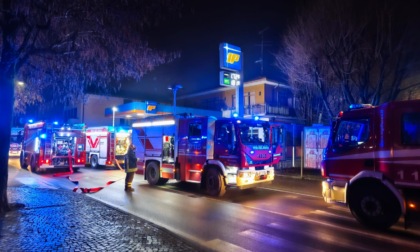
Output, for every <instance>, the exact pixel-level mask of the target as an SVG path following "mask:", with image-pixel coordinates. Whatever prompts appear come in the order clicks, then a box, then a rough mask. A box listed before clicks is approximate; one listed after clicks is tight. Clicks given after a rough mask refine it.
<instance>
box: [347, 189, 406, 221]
mask: <svg viewBox="0 0 420 252" xmlns="http://www.w3.org/2000/svg"><path fill="white" fill-rule="evenodd" d="M348 203H349V208H350V211H351V213H352V214H353V216H354V217H355V218H356V219H357V220H358V221H359V222H360V223H362V224H364V225H366V226H368V227H371V228H375V229H387V228H389V227H391V226H392V225H394V224H395V223H396V222H397V221H398V219H399V218H400V216H401V208H400V203H399V202H398V199H397V198H396V197H395V195H394V194H393V193H392V192H391V191H390V190H389V189H388V188H386V187H385V186H384V185H382V184H381V183H379V182H376V181H364V182H360V183H356V184H354V185H352V186H351V187H350V188H349V192H348Z"/></svg>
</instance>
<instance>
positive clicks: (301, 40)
mask: <svg viewBox="0 0 420 252" xmlns="http://www.w3.org/2000/svg"><path fill="white" fill-rule="evenodd" d="M310 3H312V5H311V6H307V7H306V8H305V9H303V11H302V12H301V13H300V14H299V15H298V16H297V18H296V21H295V22H294V23H293V24H291V25H290V26H289V29H288V31H287V33H286V35H285V36H284V39H283V45H284V47H283V48H284V50H282V51H281V52H279V53H278V54H277V55H276V61H277V65H278V66H279V68H280V69H281V70H282V71H284V72H285V73H286V74H287V75H288V77H289V81H290V83H291V85H292V86H294V90H296V92H299V93H300V95H298V94H297V98H298V99H307V97H308V96H309V95H311V96H314V97H318V99H317V101H318V103H313V104H311V105H308V104H305V106H313V108H312V109H309V110H307V112H306V114H303V115H302V116H304V117H305V118H309V119H310V120H308V123H312V122H314V119H316V117H314V116H313V114H315V113H322V112H320V111H316V110H315V108H318V107H319V106H318V105H319V103H320V102H321V103H322V105H323V111H324V113H326V115H327V117H324V120H329V119H331V118H332V117H333V116H334V115H336V113H338V111H340V110H342V109H344V108H345V107H346V106H348V105H349V104H351V103H372V104H374V105H376V104H379V103H381V102H384V101H390V100H395V99H397V98H398V97H399V95H400V93H401V92H402V91H404V90H405V89H407V87H406V86H403V85H402V80H403V79H404V78H405V77H407V75H408V74H412V73H413V71H412V70H413V69H412V68H410V67H409V66H410V64H411V62H413V61H417V62H418V60H419V59H418V58H409V57H408V56H409V55H412V52H411V51H412V50H414V47H413V46H412V45H413V43H412V42H411V41H412V40H413V39H415V37H413V36H412V35H413V33H410V31H411V32H412V31H413V30H412V29H410V27H414V26H412V23H413V22H414V21H415V20H414V19H412V18H413V17H414V16H415V15H413V12H410V8H411V9H413V6H415V2H413V1H403V2H401V1H393V0H388V1H376V0H370V1H363V2H362V1H338V0H323V1H317V2H310ZM414 9H415V8H414ZM305 85H307V86H309V88H302V86H305ZM305 90H306V91H305ZM303 92H306V93H303ZM308 92H309V93H310V92H313V94H309V93H308ZM302 95H303V96H302ZM299 96H301V97H299ZM304 102H305V103H306V102H309V101H304ZM317 104H318V105H317Z"/></svg>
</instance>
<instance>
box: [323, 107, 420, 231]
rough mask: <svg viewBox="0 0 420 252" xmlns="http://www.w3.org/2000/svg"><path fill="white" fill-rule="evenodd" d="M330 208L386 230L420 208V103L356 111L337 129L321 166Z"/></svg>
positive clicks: (334, 126)
mask: <svg viewBox="0 0 420 252" xmlns="http://www.w3.org/2000/svg"><path fill="white" fill-rule="evenodd" d="M321 171H322V175H323V176H324V177H325V178H327V180H326V181H323V183H322V195H323V197H324V199H325V201H326V202H341V203H344V204H346V205H348V207H349V209H350V211H351V213H352V214H353V216H354V217H355V218H356V219H357V220H358V221H359V222H360V223H362V224H364V225H366V226H369V227H373V228H378V229H386V228H389V227H391V226H392V225H394V224H395V223H396V222H397V221H399V219H400V218H401V217H404V221H405V227H408V224H412V223H413V221H414V220H417V218H418V213H419V208H420V176H419V175H420V100H411V101H395V102H389V103H385V104H383V105H380V106H371V105H369V104H359V105H351V106H350V110H349V111H346V112H340V114H339V116H338V117H337V119H336V120H335V121H334V122H333V123H332V129H331V136H330V139H329V142H328V146H327V148H326V149H325V151H324V157H323V161H322V165H321Z"/></svg>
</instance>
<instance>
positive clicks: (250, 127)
mask: <svg viewBox="0 0 420 252" xmlns="http://www.w3.org/2000/svg"><path fill="white" fill-rule="evenodd" d="M239 131H240V136H241V142H242V143H243V144H269V132H270V126H269V124H268V123H267V124H266V123H262V122H257V121H243V122H241V124H239Z"/></svg>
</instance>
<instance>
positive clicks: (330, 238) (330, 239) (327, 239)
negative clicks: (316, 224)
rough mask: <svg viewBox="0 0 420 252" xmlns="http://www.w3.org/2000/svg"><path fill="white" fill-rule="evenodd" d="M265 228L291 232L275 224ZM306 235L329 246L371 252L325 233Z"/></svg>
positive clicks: (351, 242) (288, 228)
mask: <svg viewBox="0 0 420 252" xmlns="http://www.w3.org/2000/svg"><path fill="white" fill-rule="evenodd" d="M267 226H268V227H271V228H274V229H278V230H280V231H285V232H290V231H291V230H290V227H284V225H280V224H278V223H275V222H273V223H270V224H268V225H267ZM298 232H302V230H301V231H298ZM306 234H309V235H310V236H312V237H314V238H315V239H317V240H321V241H324V242H326V243H329V244H333V245H340V246H342V247H345V248H351V249H354V250H357V251H371V250H368V249H366V248H364V247H360V246H356V245H355V244H354V242H353V241H346V240H343V239H340V237H339V236H333V235H329V234H325V233H322V234H321V233H319V232H306Z"/></svg>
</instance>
